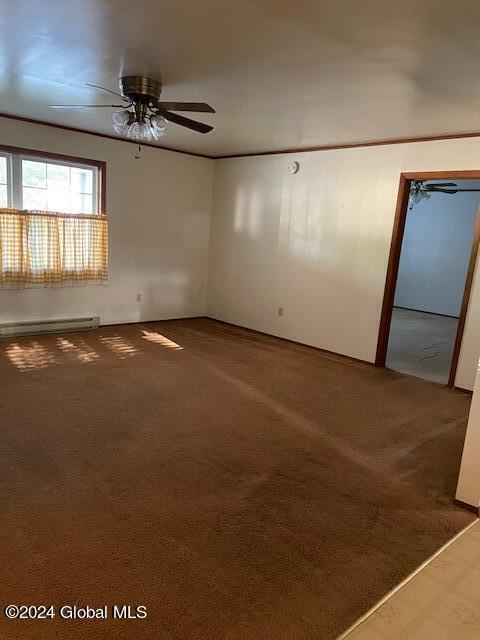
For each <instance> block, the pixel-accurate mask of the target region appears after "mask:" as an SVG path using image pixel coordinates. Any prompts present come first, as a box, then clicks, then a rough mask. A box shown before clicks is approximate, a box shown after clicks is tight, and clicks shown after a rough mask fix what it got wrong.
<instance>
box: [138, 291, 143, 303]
mask: <svg viewBox="0 0 480 640" xmlns="http://www.w3.org/2000/svg"><path fill="white" fill-rule="evenodd" d="M141 301H142V294H141V293H137V302H141Z"/></svg>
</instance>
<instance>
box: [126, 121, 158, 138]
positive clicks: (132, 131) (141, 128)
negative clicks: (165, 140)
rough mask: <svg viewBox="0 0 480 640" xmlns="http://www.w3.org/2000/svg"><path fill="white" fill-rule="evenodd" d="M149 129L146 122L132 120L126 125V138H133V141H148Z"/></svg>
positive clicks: (149, 136) (150, 136)
mask: <svg viewBox="0 0 480 640" xmlns="http://www.w3.org/2000/svg"><path fill="white" fill-rule="evenodd" d="M150 131H151V129H150V125H149V124H148V122H138V121H137V120H134V122H132V124H131V125H130V126H129V127H128V131H127V138H130V139H131V140H135V142H150V141H151V140H152V135H151V133H150Z"/></svg>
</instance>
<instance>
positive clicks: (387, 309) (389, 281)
mask: <svg viewBox="0 0 480 640" xmlns="http://www.w3.org/2000/svg"><path fill="white" fill-rule="evenodd" d="M409 186H410V180H409V179H407V178H406V176H405V175H404V174H403V173H402V174H401V175H400V182H399V186H398V195H397V206H396V210H395V219H394V222H393V232H392V240H391V243H390V254H389V257H388V267H387V276H386V280H385V293H384V295H383V303H382V313H381V317H380V330H379V334H378V343H377V353H376V356H375V364H376V366H377V367H384V366H385V362H386V359H387V349H388V338H389V335H390V325H391V322H392V312H393V301H394V298H395V287H396V284H397V277H398V267H399V265H400V253H401V250H402V241H403V234H404V231H405V222H406V219H407V204H408V198H409Z"/></svg>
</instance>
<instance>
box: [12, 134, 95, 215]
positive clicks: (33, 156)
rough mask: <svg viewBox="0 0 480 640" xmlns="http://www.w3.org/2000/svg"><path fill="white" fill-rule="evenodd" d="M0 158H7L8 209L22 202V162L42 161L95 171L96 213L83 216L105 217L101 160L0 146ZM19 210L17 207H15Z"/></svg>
mask: <svg viewBox="0 0 480 640" xmlns="http://www.w3.org/2000/svg"><path fill="white" fill-rule="evenodd" d="M0 156H2V157H6V158H7V180H8V185H7V202H8V207H15V204H19V203H21V202H22V199H23V196H22V160H37V161H44V162H46V163H50V164H59V165H64V166H65V165H68V166H70V167H75V168H80V169H93V168H94V169H96V175H97V180H94V184H93V195H94V198H95V201H96V204H97V207H96V208H97V212H96V213H94V214H85V215H102V216H106V208H107V207H106V205H107V203H106V167H107V164H106V162H104V161H103V160H92V159H89V158H79V157H77V156H66V155H62V154H58V153H50V152H48V151H40V150H37V149H24V148H22V147H11V146H7V145H0ZM17 208H19V207H17Z"/></svg>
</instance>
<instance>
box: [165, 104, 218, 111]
mask: <svg viewBox="0 0 480 640" xmlns="http://www.w3.org/2000/svg"><path fill="white" fill-rule="evenodd" d="M158 106H159V107H160V108H161V109H166V110H167V111H197V112H198V113H200V112H203V113H215V109H214V108H213V107H211V106H210V105H209V104H206V103H205V102H159V103H158Z"/></svg>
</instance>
